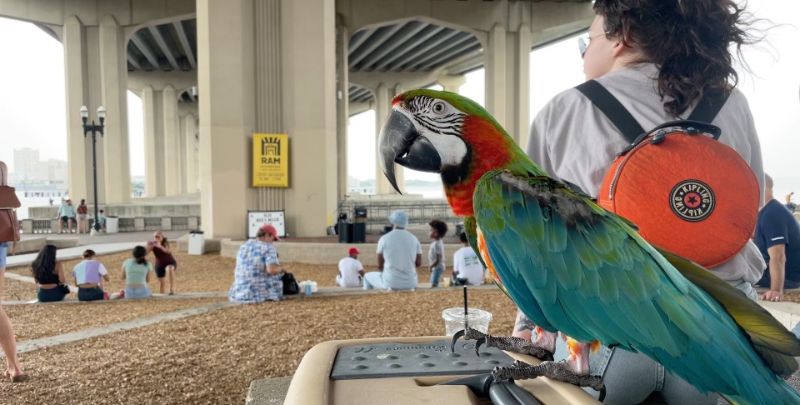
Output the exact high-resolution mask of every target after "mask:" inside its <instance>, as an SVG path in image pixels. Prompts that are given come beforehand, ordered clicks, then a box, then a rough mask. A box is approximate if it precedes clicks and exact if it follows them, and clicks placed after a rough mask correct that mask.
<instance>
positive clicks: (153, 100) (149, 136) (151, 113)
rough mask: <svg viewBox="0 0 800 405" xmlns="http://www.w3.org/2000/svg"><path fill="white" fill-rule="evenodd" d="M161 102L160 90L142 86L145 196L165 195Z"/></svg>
mask: <svg viewBox="0 0 800 405" xmlns="http://www.w3.org/2000/svg"><path fill="white" fill-rule="evenodd" d="M162 102H163V96H162V91H161V90H155V89H153V86H150V85H147V86H144V87H143V88H142V109H143V110H144V111H143V116H144V156H145V163H144V194H145V196H146V197H159V196H164V195H166V185H165V180H166V179H165V171H164V167H165V166H164V136H163V127H164V125H163V118H162V117H163V109H162V106H161V105H162Z"/></svg>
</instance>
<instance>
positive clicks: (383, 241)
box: [364, 210, 422, 291]
mask: <svg viewBox="0 0 800 405" xmlns="http://www.w3.org/2000/svg"><path fill="white" fill-rule="evenodd" d="M389 222H390V223H391V224H392V226H393V227H394V229H393V230H392V231H390V232H388V233H387V234H385V235H383V236H381V238H380V239H379V240H378V251H377V253H378V271H371V272H369V273H367V274H365V275H364V289H365V290H370V289H373V288H378V289H386V290H389V291H392V290H414V289H416V288H417V282H418V277H417V267H419V266H420V265H422V246H421V245H420V244H419V240H418V239H417V237H416V236H414V235H413V234H412V233H411V232H409V231H407V230H406V229H405V228H406V226H408V215H406V213H405V212H404V211H402V210H396V211H393V212H392V213H391V214H390V215H389Z"/></svg>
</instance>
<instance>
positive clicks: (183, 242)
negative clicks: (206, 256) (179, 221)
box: [176, 237, 236, 257]
mask: <svg viewBox="0 0 800 405" xmlns="http://www.w3.org/2000/svg"><path fill="white" fill-rule="evenodd" d="M225 240H229V239H206V240H205V244H204V250H205V253H215V252H219V251H220V250H221V249H222V243H223V241H225ZM176 242H177V244H178V250H179V251H181V252H188V251H189V238H188V237H181V238H180V239H178V240H177V241H176ZM223 256H225V255H223ZM233 257H236V253H235V252H234V255H233Z"/></svg>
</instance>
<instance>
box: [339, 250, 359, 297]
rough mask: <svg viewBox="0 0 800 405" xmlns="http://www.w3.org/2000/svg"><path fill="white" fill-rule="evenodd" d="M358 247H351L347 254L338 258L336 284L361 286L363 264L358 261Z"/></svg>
mask: <svg viewBox="0 0 800 405" xmlns="http://www.w3.org/2000/svg"><path fill="white" fill-rule="evenodd" d="M359 253H361V252H360V251H359V250H358V248H355V247H351V248H350V250H348V251H347V254H348V256H347V257H345V258H343V259H342V260H339V274H338V275H337V276H336V285H338V286H339V287H344V288H354V287H361V280H362V279H363V278H364V265H362V264H361V262H360V261H358V254H359Z"/></svg>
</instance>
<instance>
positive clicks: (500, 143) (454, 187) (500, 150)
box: [444, 116, 512, 217]
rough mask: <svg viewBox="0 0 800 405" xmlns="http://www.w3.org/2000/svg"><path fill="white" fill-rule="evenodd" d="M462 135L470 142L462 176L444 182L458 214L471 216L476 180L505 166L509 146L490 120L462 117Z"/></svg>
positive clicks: (509, 154)
mask: <svg viewBox="0 0 800 405" xmlns="http://www.w3.org/2000/svg"><path fill="white" fill-rule="evenodd" d="M462 136H463V138H464V141H465V142H466V143H467V145H470V146H471V148H470V152H471V159H470V160H471V161H470V164H469V170H468V172H467V173H466V177H464V179H463V180H461V181H459V182H458V183H454V184H448V183H445V186H444V191H445V195H446V196H447V201H448V202H449V203H450V206H451V207H452V208H453V213H455V214H456V215H458V216H464V217H466V216H472V215H473V209H472V194H473V192H474V191H475V185H476V184H477V183H478V180H479V179H480V178H481V176H483V175H484V174H486V172H488V171H489V170H492V169H498V168H501V167H504V166H506V165H507V164H508V163H509V162H510V161H511V158H512V156H511V148H509V147H508V145H507V143H508V142H509V141H508V138H507V137H505V136H504V135H503V134H502V133H500V131H498V129H497V127H495V126H494V125H493V124H492V123H490V122H488V121H486V120H484V119H482V118H480V117H474V116H468V117H467V118H465V119H464V124H463V130H462Z"/></svg>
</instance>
